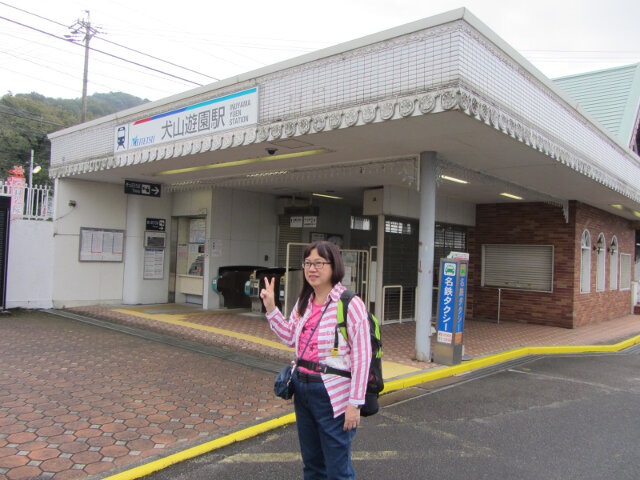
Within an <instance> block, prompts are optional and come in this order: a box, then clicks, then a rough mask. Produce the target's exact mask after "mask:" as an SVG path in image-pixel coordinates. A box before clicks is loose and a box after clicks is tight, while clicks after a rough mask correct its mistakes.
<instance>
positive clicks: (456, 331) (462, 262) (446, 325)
mask: <svg viewBox="0 0 640 480" xmlns="http://www.w3.org/2000/svg"><path fill="white" fill-rule="evenodd" d="M468 270H469V260H468V259H465V258H455V259H452V258H443V259H441V260H440V291H439V294H438V314H437V317H436V318H437V332H438V333H437V335H436V343H435V346H434V351H433V358H434V361H435V362H436V363H441V364H443V365H457V364H458V363H460V362H461V361H462V349H463V332H464V314H465V309H466V302H467V282H468V278H469V275H468V273H469V272H468Z"/></svg>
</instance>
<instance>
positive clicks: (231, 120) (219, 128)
mask: <svg viewBox="0 0 640 480" xmlns="http://www.w3.org/2000/svg"><path fill="white" fill-rule="evenodd" d="M256 123H258V88H252V89H250V90H245V91H243V92H238V93H234V94H232V95H226V96H224V97H219V98H214V99H212V100H207V101H206V102H202V103H198V104H196V105H191V106H188V107H184V108H180V109H178V110H173V111H171V112H166V113H161V114H158V115H155V116H153V117H148V118H144V119H142V120H138V121H137V122H133V123H128V124H126V125H119V126H117V127H116V129H115V136H114V143H113V149H114V153H116V154H117V153H121V152H126V151H127V150H130V149H133V148H139V147H149V146H153V145H159V144H161V143H166V142H173V141H178V140H183V139H185V138H189V137H194V136H197V135H206V134H211V133H219V132H223V131H225V130H231V129H233V128H241V127H247V126H249V125H255V124H256Z"/></svg>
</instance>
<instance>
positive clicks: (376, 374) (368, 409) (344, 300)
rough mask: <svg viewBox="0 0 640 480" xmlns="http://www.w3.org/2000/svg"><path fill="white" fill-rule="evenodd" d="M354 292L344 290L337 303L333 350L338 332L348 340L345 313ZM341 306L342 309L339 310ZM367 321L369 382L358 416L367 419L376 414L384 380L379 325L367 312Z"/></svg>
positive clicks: (336, 346) (336, 342)
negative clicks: (369, 352)
mask: <svg viewBox="0 0 640 480" xmlns="http://www.w3.org/2000/svg"><path fill="white" fill-rule="evenodd" d="M355 296H356V294H355V292H352V291H351V290H345V291H344V292H342V295H341V296H340V300H339V301H338V311H337V316H338V324H337V326H336V334H335V342H334V345H333V348H334V349H337V348H338V331H340V333H342V336H343V337H344V338H345V340H347V341H348V340H349V334H348V331H347V312H348V310H349V303H350V302H351V299H352V298H353V297H355ZM341 306H342V308H341ZM367 318H368V319H369V336H370V338H371V363H370V364H369V380H368V382H367V392H366V394H365V404H364V405H363V406H362V408H361V409H360V415H362V416H363V417H368V416H370V415H374V414H375V413H377V412H378V409H379V406H378V396H379V394H380V392H381V391H382V390H383V389H384V379H383V378H382V340H381V338H380V323H379V322H378V319H377V318H376V317H375V316H374V315H372V314H371V312H369V311H367Z"/></svg>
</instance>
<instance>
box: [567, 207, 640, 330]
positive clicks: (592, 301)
mask: <svg viewBox="0 0 640 480" xmlns="http://www.w3.org/2000/svg"><path fill="white" fill-rule="evenodd" d="M571 211H572V213H574V212H575V213H574V215H572V218H575V225H576V227H575V237H574V241H575V260H576V263H575V269H574V282H575V284H576V289H575V291H574V294H573V298H574V326H580V325H585V324H587V323H591V322H595V321H599V320H606V319H611V318H617V317H620V316H622V315H627V314H629V313H630V311H631V291H630V290H622V291H621V290H620V289H619V287H620V285H619V283H620V282H619V281H618V289H617V290H613V291H612V290H610V289H609V280H610V278H611V277H610V271H609V269H610V262H609V259H610V255H609V253H607V254H606V255H605V262H604V266H605V282H604V288H605V289H604V291H602V292H597V291H596V270H597V265H596V262H597V253H596V252H595V251H594V250H591V291H590V293H580V253H581V239H582V233H583V232H584V230H585V229H586V230H588V231H589V233H590V235H591V244H592V246H593V245H595V244H596V242H597V241H598V236H599V235H600V233H603V234H604V238H605V245H606V246H609V245H611V240H612V238H613V236H614V235H615V236H616V237H617V239H618V251H619V252H620V253H629V254H631V256H632V257H631V264H632V265H633V263H634V255H635V243H636V242H635V239H636V237H635V230H634V229H633V227H632V223H631V222H630V221H628V220H625V219H623V218H620V217H616V216H615V215H611V214H610V213H607V212H604V211H602V210H599V209H597V208H594V207H591V206H589V205H585V204H583V203H577V202H574V203H572V205H571ZM619 273H620V263H619V262H618V274H619Z"/></svg>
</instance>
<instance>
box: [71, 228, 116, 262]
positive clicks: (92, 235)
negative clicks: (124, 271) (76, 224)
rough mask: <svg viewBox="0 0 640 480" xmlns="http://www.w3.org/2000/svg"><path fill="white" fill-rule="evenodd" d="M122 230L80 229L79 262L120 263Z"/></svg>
mask: <svg viewBox="0 0 640 480" xmlns="http://www.w3.org/2000/svg"><path fill="white" fill-rule="evenodd" d="M123 251H124V230H115V229H108V228H86V227H80V252H79V259H80V261H81V262H121V261H122V253H123Z"/></svg>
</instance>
